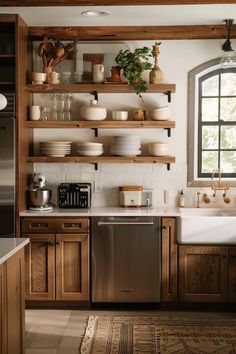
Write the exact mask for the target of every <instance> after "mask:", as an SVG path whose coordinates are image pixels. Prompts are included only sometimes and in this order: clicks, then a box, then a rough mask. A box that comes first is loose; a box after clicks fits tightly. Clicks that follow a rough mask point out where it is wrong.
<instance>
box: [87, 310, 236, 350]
mask: <svg viewBox="0 0 236 354" xmlns="http://www.w3.org/2000/svg"><path fill="white" fill-rule="evenodd" d="M133 353H134V354H140V353H146V354H152V353H154V354H156V353H158V354H160V353H161V354H167V353H168V354H185V353H188V354H201V353H202V354H203V353H214V354H226V353H227V354H236V319H235V318H230V320H227V319H222V318H219V319H215V318H209V319H206V318H194V319H191V318H189V317H173V316H123V317H108V316H90V317H89V320H88V325H87V328H86V333H85V337H84V340H83V342H82V346H81V354H133Z"/></svg>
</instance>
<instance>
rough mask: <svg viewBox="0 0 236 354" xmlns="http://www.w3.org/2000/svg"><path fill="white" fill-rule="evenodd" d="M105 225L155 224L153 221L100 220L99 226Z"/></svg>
mask: <svg viewBox="0 0 236 354" xmlns="http://www.w3.org/2000/svg"><path fill="white" fill-rule="evenodd" d="M103 225H153V221H147V222H145V221H98V226H103Z"/></svg>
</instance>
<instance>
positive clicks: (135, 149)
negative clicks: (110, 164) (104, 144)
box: [110, 135, 141, 156]
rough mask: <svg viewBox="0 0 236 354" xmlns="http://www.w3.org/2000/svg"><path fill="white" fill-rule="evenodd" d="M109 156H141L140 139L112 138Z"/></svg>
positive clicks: (131, 137) (127, 137)
mask: <svg viewBox="0 0 236 354" xmlns="http://www.w3.org/2000/svg"><path fill="white" fill-rule="evenodd" d="M110 152H111V155H117V156H137V155H140V154H141V143H140V137H139V136H137V135H118V136H113V137H112V141H111V150H110Z"/></svg>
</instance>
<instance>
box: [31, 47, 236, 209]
mask: <svg viewBox="0 0 236 354" xmlns="http://www.w3.org/2000/svg"><path fill="white" fill-rule="evenodd" d="M222 42H223V41H221V40H175V41H173V40H171V41H162V44H161V47H160V49H161V54H160V57H159V65H160V67H161V69H162V70H163V72H164V76H165V81H166V82H167V83H175V84H176V93H175V94H173V95H172V102H171V103H170V107H171V111H172V120H175V121H176V128H175V129H172V131H171V137H170V138H168V137H167V132H166V131H165V130H162V129H160V130H159V129H143V130H141V129H138V130H125V131H124V130H99V137H98V138H95V137H94V134H93V132H92V131H91V130H86V129H83V130H79V129H75V130H72V129H62V130H60V129H48V130H45V129H37V130H35V133H34V134H35V141H39V140H40V141H42V140H48V139H51V138H52V139H54V140H55V139H62V140H69V141H73V142H75V141H78V140H86V141H104V142H105V145H106V151H108V149H109V136H112V135H118V134H124V133H125V134H138V135H140V137H141V140H142V143H143V146H144V150H145V143H147V142H153V141H166V142H167V141H168V142H169V153H170V155H174V156H176V164H171V166H170V171H167V169H166V165H161V164H155V165H153V164H107V165H106V164H103V165H99V168H98V171H95V170H94V167H93V165H83V164H35V171H36V172H42V173H44V174H45V175H46V178H47V181H48V186H51V187H52V188H53V192H54V193H53V201H54V202H56V186H57V185H58V184H59V183H61V182H65V181H66V182H84V181H86V182H92V183H93V204H94V205H107V206H113V205H118V187H119V186H120V185H127V184H128V185H129V184H134V185H135V184H138V185H143V186H144V187H145V188H152V189H153V190H154V205H155V206H161V205H163V191H164V190H168V191H169V203H170V205H171V206H174V205H176V201H177V200H176V196H177V194H178V192H179V190H180V189H184V190H185V194H186V203H187V205H189V206H191V205H193V202H194V193H195V191H196V190H195V189H193V188H187V160H186V159H187V154H186V152H187V151H186V146H187V100H188V89H187V88H188V72H189V71H190V70H191V69H192V68H194V67H196V66H197V65H200V64H202V63H204V62H206V61H208V60H211V59H214V58H217V57H220V56H221V55H222V51H221V44H222ZM127 43H128V42H127ZM132 45H134V46H137V47H142V46H144V45H146V46H150V47H151V46H152V45H153V41H148V42H141V41H140V42H135V43H133V44H132ZM232 46H233V47H236V43H232ZM145 78H147V79H148V73H146V76H145ZM73 97H74V102H73V105H74V111H75V112H74V118H76V110H77V109H78V107H79V106H80V105H81V104H84V103H87V102H89V100H90V99H91V95H90V94H74V95H73ZM143 98H144V102H142V101H141V100H140V99H139V98H138V97H137V96H136V95H135V94H103V95H102V94H100V95H99V104H100V105H102V106H106V107H107V109H108V110H111V109H128V110H132V109H136V108H142V109H145V110H149V109H151V108H153V107H155V106H156V105H166V104H167V96H165V95H163V94H143ZM46 99H47V97H46V96H45V95H44V96H43V95H42V96H40V95H35V103H37V104H42V105H45V102H46V101H45V100H46ZM36 145H37V144H36Z"/></svg>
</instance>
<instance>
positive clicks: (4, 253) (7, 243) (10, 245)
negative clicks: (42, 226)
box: [0, 238, 29, 264]
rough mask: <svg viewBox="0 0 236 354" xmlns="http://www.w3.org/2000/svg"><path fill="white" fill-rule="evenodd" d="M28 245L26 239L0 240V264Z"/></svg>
mask: <svg viewBox="0 0 236 354" xmlns="http://www.w3.org/2000/svg"><path fill="white" fill-rule="evenodd" d="M27 243H29V239H28V238H0V264H2V263H3V262H5V261H6V260H7V259H8V258H10V257H11V256H13V255H14V254H15V253H16V252H18V251H19V250H20V249H21V248H23V247H25V245H27Z"/></svg>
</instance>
